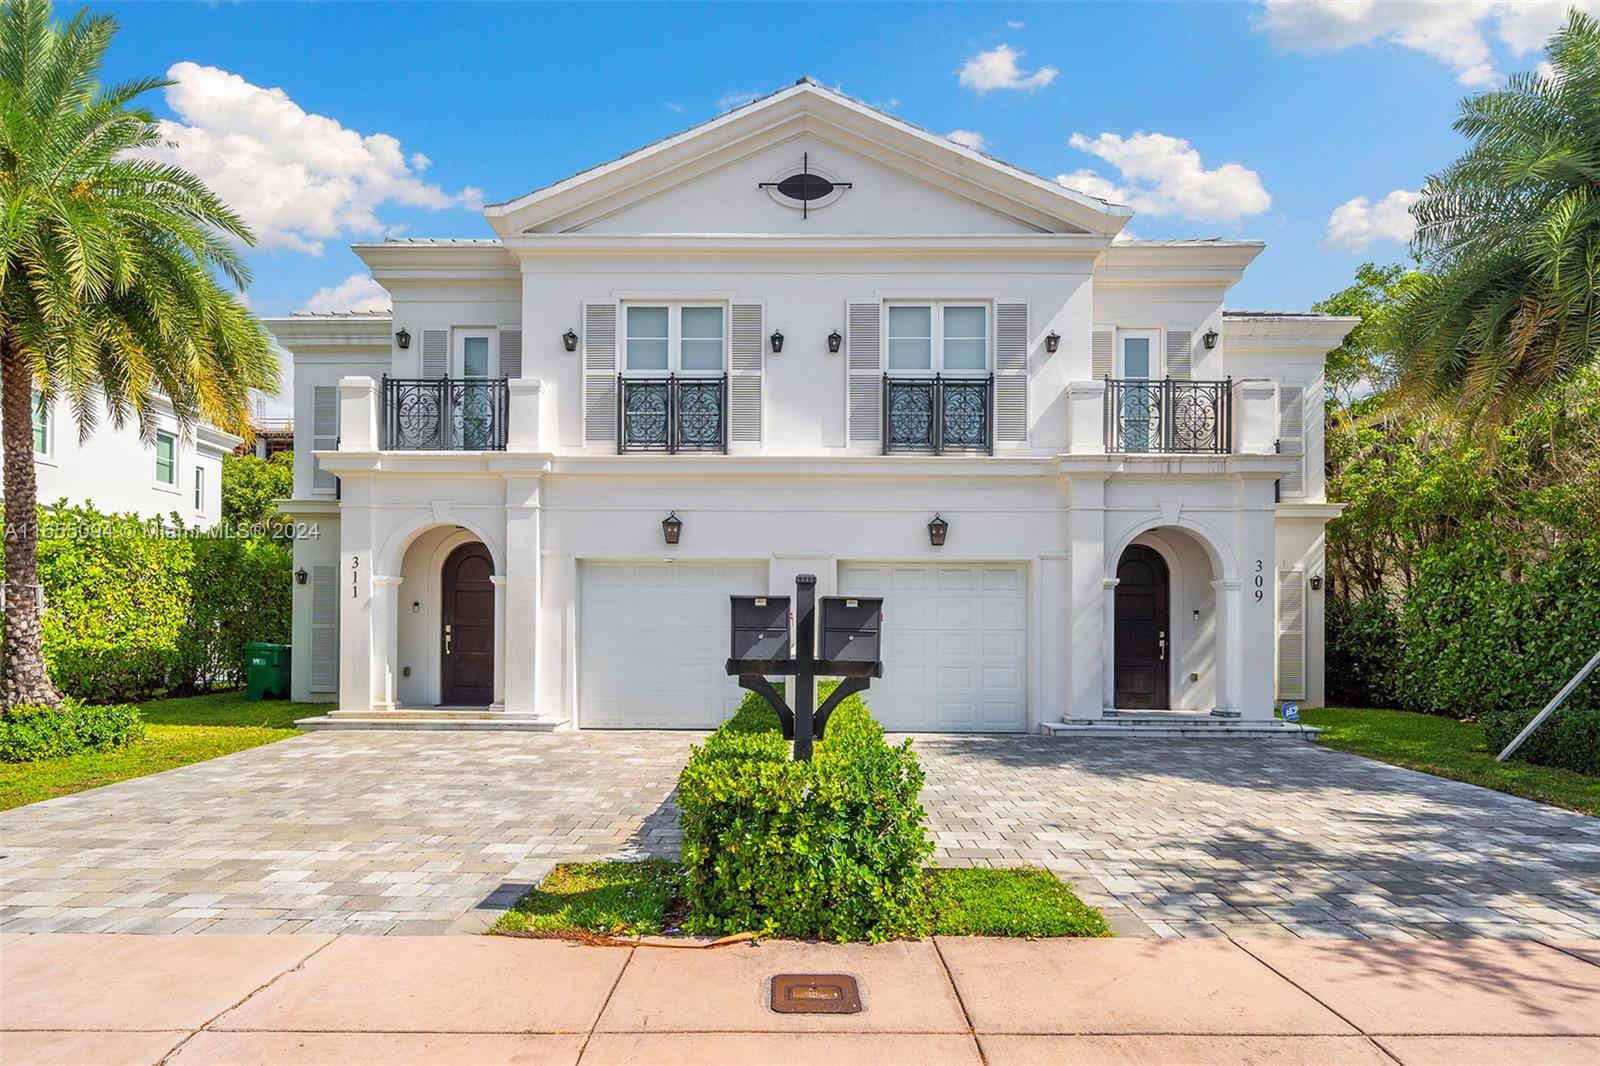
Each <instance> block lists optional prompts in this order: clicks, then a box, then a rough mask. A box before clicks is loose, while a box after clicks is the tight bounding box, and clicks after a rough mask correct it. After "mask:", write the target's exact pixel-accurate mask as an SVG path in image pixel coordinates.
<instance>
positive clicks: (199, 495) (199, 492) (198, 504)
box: [194, 466, 206, 511]
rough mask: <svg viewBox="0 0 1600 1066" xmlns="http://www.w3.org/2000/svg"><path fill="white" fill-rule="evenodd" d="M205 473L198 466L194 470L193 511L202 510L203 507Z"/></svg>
mask: <svg viewBox="0 0 1600 1066" xmlns="http://www.w3.org/2000/svg"><path fill="white" fill-rule="evenodd" d="M205 476H206V475H205V471H204V470H202V469H200V468H199V467H198V466H197V467H195V468H194V509H195V510H196V511H199V510H203V509H204V507H205V485H206V481H205Z"/></svg>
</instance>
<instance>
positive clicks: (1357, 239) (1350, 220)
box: [1322, 189, 1422, 252]
mask: <svg viewBox="0 0 1600 1066" xmlns="http://www.w3.org/2000/svg"><path fill="white" fill-rule="evenodd" d="M1420 199H1422V194H1421V193H1420V192H1411V191H1409V190H1407V189H1396V190H1394V192H1391V193H1390V194H1389V195H1388V196H1385V197H1384V198H1383V199H1381V200H1379V201H1378V202H1377V203H1373V202H1372V201H1371V200H1368V199H1367V198H1366V197H1365V196H1357V197H1356V198H1354V199H1353V200H1346V201H1345V202H1344V203H1342V204H1340V205H1339V206H1338V207H1336V208H1334V209H1333V214H1331V215H1329V216H1328V233H1327V235H1326V236H1325V237H1323V238H1322V244H1323V247H1325V248H1338V249H1340V250H1342V251H1347V252H1359V251H1361V250H1362V249H1363V248H1365V247H1367V245H1369V244H1371V243H1372V242H1373V241H1399V242H1400V243H1402V244H1404V243H1406V242H1407V241H1409V240H1411V234H1412V231H1413V230H1415V229H1416V220H1415V219H1413V218H1412V217H1411V205H1412V204H1414V203H1416V202H1417V201H1418V200H1420Z"/></svg>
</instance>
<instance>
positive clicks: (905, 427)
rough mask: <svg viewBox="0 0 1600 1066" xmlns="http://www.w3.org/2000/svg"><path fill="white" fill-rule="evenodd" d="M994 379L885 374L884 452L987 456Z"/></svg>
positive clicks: (990, 442) (989, 452)
mask: <svg viewBox="0 0 1600 1066" xmlns="http://www.w3.org/2000/svg"><path fill="white" fill-rule="evenodd" d="M993 406H994V378H993V377H992V376H990V377H945V376H943V375H940V374H934V375H933V376H931V377H906V376H902V375H887V374H886V375H884V379H883V451H884V454H886V455H887V454H890V453H893V452H920V453H923V454H929V455H944V454H946V453H950V452H957V453H968V454H974V453H975V454H980V455H992V454H993V453H994V434H993V418H992V415H991V412H992V411H993Z"/></svg>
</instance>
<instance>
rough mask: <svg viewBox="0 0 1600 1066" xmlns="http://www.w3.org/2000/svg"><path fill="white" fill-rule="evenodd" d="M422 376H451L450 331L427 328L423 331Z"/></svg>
mask: <svg viewBox="0 0 1600 1066" xmlns="http://www.w3.org/2000/svg"><path fill="white" fill-rule="evenodd" d="M422 376H423V377H425V378H443V377H449V376H450V331H449V330H447V329H425V330H423V331H422Z"/></svg>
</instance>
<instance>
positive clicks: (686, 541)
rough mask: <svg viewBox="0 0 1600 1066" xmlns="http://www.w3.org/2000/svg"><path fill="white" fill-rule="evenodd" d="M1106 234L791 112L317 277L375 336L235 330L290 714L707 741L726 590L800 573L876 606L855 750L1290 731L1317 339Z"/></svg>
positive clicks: (1023, 182) (1316, 669) (1318, 519)
mask: <svg viewBox="0 0 1600 1066" xmlns="http://www.w3.org/2000/svg"><path fill="white" fill-rule="evenodd" d="M1131 214H1132V212H1131V210H1130V209H1128V208H1126V207H1119V206H1115V205H1111V204H1107V203H1105V202H1103V201H1101V200H1098V199H1094V198H1092V197H1089V196H1085V195H1083V194H1081V193H1077V192H1073V191H1071V190H1069V189H1065V188H1063V187H1061V186H1060V185H1058V184H1056V183H1055V182H1052V181H1049V180H1047V179H1044V178H1040V177H1036V176H1034V175H1032V174H1028V173H1025V172H1023V171H1020V170H1017V169H1015V168H1013V167H1010V166H1007V165H1005V164H1003V163H1000V162H997V161H995V160H993V159H990V158H989V157H987V156H984V155H982V154H981V153H978V152H975V151H973V150H971V149H968V148H965V147H963V146H961V145H958V144H955V143H953V142H951V141H949V140H947V139H945V138H943V137H939V136H936V135H933V134H929V133H927V132H924V131H922V130H919V129H917V128H915V127H913V126H910V125H907V124H906V123H904V122H901V121H899V120H897V119H894V118H892V117H889V116H886V115H884V114H882V113H880V112H878V111H876V110H873V109H872V108H869V107H867V106H865V105H863V104H861V103H859V102H857V101H854V100H851V99H849V98H847V97H844V96H841V95H839V94H837V93H834V92H832V91H829V90H827V89H824V88H821V87H820V86H817V85H816V84H814V83H811V82H809V81H805V82H801V83H799V84H797V85H795V86H793V87H792V88H788V89H785V90H783V91H781V92H778V93H775V94H773V95H771V96H768V97H766V98H764V99H762V100H759V101H757V102H755V103H754V104H751V105H749V106H746V107H743V108H740V109H738V110H736V111H733V112H730V113H728V114H726V115H723V116H721V117H719V118H716V119H714V120H712V121H710V122H707V123H705V124H703V125H701V126H698V127H696V128H694V129H692V130H689V131H688V132H686V133H683V134H680V135H678V136H674V137H671V138H668V139H666V140H664V141H660V142H658V143H656V144H653V145H650V146H648V147H646V148H643V149H641V150H639V151H636V152H633V153H631V154H629V155H627V156H624V157H623V158H621V159H618V160H616V161H614V162H611V163H607V164H604V165H602V166H598V167H594V168H592V169H589V170H586V171H583V172H581V173H579V174H577V175H576V176H574V177H572V178H569V179H567V180H565V181H561V182H558V183H557V184H555V185H551V186H549V187H547V188H543V189H540V190H537V191H535V192H532V193H529V194H528V195H526V196H522V197H519V198H517V199H515V200H512V201H510V202H508V203H503V204H497V205H493V206H490V207H489V208H487V209H486V210H485V216H486V217H487V219H488V221H489V223H490V225H491V226H492V227H493V228H494V230H495V231H496V233H498V234H499V238H498V239H495V240H389V241H385V242H383V243H375V244H358V245H356V246H355V251H356V254H358V255H359V256H361V258H362V259H363V261H364V262H365V263H366V264H367V265H368V266H369V267H370V269H371V270H372V275H373V277H374V278H375V279H376V280H377V281H378V282H379V283H380V284H382V285H383V287H384V288H386V289H387V290H389V292H390V293H391V294H392V295H393V298H394V311H393V315H392V317H390V316H378V315H372V314H356V313H352V314H343V315H296V316H293V317H290V318H285V319H277V320H273V321H271V322H269V323H268V326H269V328H271V329H272V331H273V332H274V333H275V334H276V336H277V338H278V340H279V342H280V343H281V344H282V345H283V346H284V347H286V348H288V349H289V350H291V351H292V352H293V353H294V360H295V374H294V380H295V397H294V411H295V419H294V424H295V427H296V429H297V432H298V437H297V442H296V450H295V495H294V499H293V500H291V501H289V502H288V504H287V505H286V507H285V510H286V511H288V512H290V513H291V514H292V515H293V516H294V517H296V518H297V519H299V520H301V521H302V522H304V523H307V524H309V525H314V526H316V527H317V528H318V530H319V531H320V534H321V535H320V537H317V538H314V539H312V538H308V539H302V540H299V541H297V542H296V545H295V553H296V566H297V568H299V569H300V570H302V571H303V572H304V581H303V584H300V585H297V587H296V589H295V603H294V609H295V614H294V644H295V656H294V695H295V697H296V698H297V699H301V700H330V699H333V698H335V695H337V699H338V702H339V706H340V711H339V712H338V716H341V717H342V718H344V719H366V720H373V719H378V720H384V719H386V717H389V716H400V715H404V714H405V713H407V712H409V713H410V714H411V715H412V716H414V717H421V718H426V717H428V715H427V714H425V713H423V712H424V711H425V709H427V708H434V707H439V706H445V707H478V708H489V709H490V712H491V713H493V714H504V715H506V716H508V717H509V719H511V720H517V719H521V720H524V721H536V722H540V723H544V724H545V725H547V726H561V727H574V726H576V727H583V728H595V727H630V726H648V727H683V728H705V727H709V726H713V725H715V724H716V723H717V722H719V721H721V720H722V719H723V718H724V717H726V716H727V715H728V714H729V713H730V712H731V711H732V709H733V708H734V706H736V704H737V703H738V701H739V699H740V697H741V695H742V693H741V692H740V690H739V689H738V688H737V687H736V685H735V683H734V681H733V680H732V679H729V678H727V677H725V676H724V672H723V662H724V659H725V658H726V656H727V653H728V645H729V638H728V624H729V623H728V619H729V611H728V597H729V595H730V594H756V595H759V594H764V593H768V592H770V593H772V594H775V595H776V594H792V592H793V588H794V579H795V576H796V575H797V574H801V573H813V574H815V575H816V576H817V579H818V592H819V594H824V595H825V594H833V593H837V594H841V595H861V596H880V595H881V596H883V597H884V598H885V600H886V608H885V614H886V621H885V623H884V625H885V632H886V639H885V649H886V650H885V656H884V658H885V662H886V666H887V672H886V673H885V676H884V677H883V678H882V679H881V680H879V681H876V682H874V683H873V685H872V689H871V691H870V692H869V693H868V699H869V701H870V703H871V706H872V708H873V712H874V714H875V715H876V716H877V717H878V718H879V719H880V720H881V721H882V722H883V723H884V725H886V726H887V727H889V728H891V729H907V730H940V731H1010V730H1017V731H1020V730H1038V729H1040V728H1062V727H1061V723H1062V722H1063V720H1067V721H1070V722H1072V723H1076V726H1075V728H1091V727H1095V726H1097V725H1098V724H1099V723H1101V722H1103V720H1104V717H1105V716H1106V715H1107V714H1108V713H1114V712H1115V711H1116V710H1117V709H1122V710H1148V709H1156V710H1171V711H1175V712H1180V713H1186V714H1187V716H1188V718H1189V719H1191V720H1194V721H1196V722H1197V723H1199V722H1215V721H1218V720H1224V721H1231V720H1232V719H1234V718H1235V717H1236V716H1241V717H1242V719H1243V721H1244V723H1245V724H1247V725H1248V724H1254V726H1255V727H1256V728H1260V729H1270V728H1272V727H1271V726H1270V723H1271V721H1272V716H1273V712H1274V705H1275V702H1276V701H1277V700H1278V699H1293V700H1298V701H1301V702H1303V703H1306V704H1313V705H1314V704H1316V703H1319V702H1320V701H1321V698H1322V670H1323V664H1322V659H1323V639H1322V633H1323V597H1322V593H1321V583H1322V574H1323V527H1324V525H1325V524H1326V522H1327V521H1328V520H1329V519H1330V518H1332V517H1333V516H1334V515H1336V514H1337V511H1338V509H1337V507H1335V506H1330V505H1329V504H1327V503H1326V502H1325V498H1324V495H1323V461H1322V455H1323V449H1322V424H1323V414H1322V412H1323V357H1324V354H1325V353H1326V352H1327V351H1328V350H1329V349H1330V348H1332V347H1334V346H1335V345H1337V344H1338V343H1339V341H1340V339H1341V338H1342V337H1343V335H1344V334H1345V332H1346V331H1347V330H1348V329H1349V328H1350V326H1351V325H1352V324H1353V320H1351V319H1333V318H1326V317H1322V316H1317V315H1307V314H1260V313H1237V314H1236V313H1229V312H1225V311H1224V310H1223V298H1224V294H1225V293H1226V292H1227V290H1228V288H1229V287H1230V286H1231V285H1233V284H1234V283H1235V282H1237V281H1238V280H1239V278H1240V277H1241V275H1242V273H1243V271H1244V270H1245V268H1246V267H1247V266H1248V265H1249V264H1250V262H1251V261H1252V260H1253V259H1254V258H1255V257H1256V256H1257V255H1258V254H1259V253H1260V251H1261V249H1262V245H1261V244H1260V243H1258V242H1253V241H1224V240H1198V241H1196V240H1180V241H1139V240H1121V239H1119V238H1118V234H1119V233H1120V232H1121V231H1122V229H1123V227H1124V226H1125V225H1126V224H1127V223H1128V220H1129V218H1130V216H1131ZM669 515H676V517H677V518H678V519H680V520H681V522H682V532H681V537H679V538H678V540H677V542H676V543H667V542H666V537H665V536H664V529H663V519H666V518H667V517H668V516H669ZM936 515H937V516H939V518H940V521H941V522H943V523H948V529H947V533H946V535H945V537H944V538H943V544H942V545H938V546H936V545H935V544H934V543H933V541H934V540H935V539H936V538H935V537H934V536H933V535H932V534H931V531H930V522H931V521H932V520H933V519H934V518H935V516H936ZM1213 713H1214V715H1215V717H1210V716H1212V715H1213ZM436 717H440V718H444V717H446V716H445V715H444V714H442V713H441V714H438V715H436Z"/></svg>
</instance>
